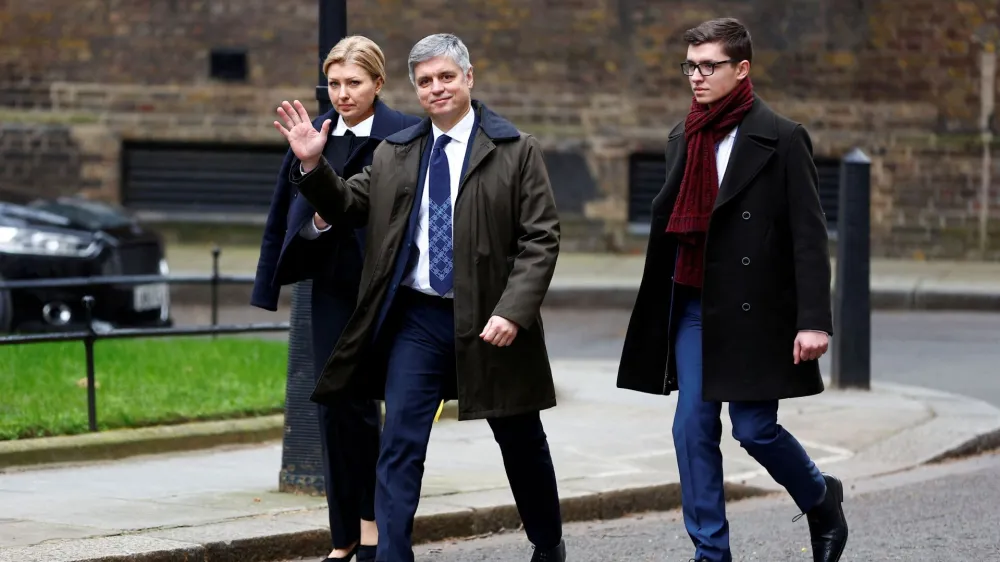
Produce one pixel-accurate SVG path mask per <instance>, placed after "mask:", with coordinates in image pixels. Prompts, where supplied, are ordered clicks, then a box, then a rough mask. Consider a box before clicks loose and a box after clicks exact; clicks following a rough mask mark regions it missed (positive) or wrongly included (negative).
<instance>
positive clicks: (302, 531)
mask: <svg viewBox="0 0 1000 562" xmlns="http://www.w3.org/2000/svg"><path fill="white" fill-rule="evenodd" d="M770 493H772V492H771V491H769V490H765V489H763V488H755V487H750V486H745V485H742V484H734V483H728V482H727V483H726V499H727V500H728V501H738V500H741V499H746V498H750V497H756V496H761V495H766V494H770ZM561 506H562V511H563V521H564V522H566V523H570V522H580V521H594V520H608V519H617V518H621V517H624V516H627V515H632V514H636V513H643V512H650V511H666V510H670V509H676V508H677V507H679V506H680V486H679V484H676V483H669V484H661V485H653V486H643V487H635V488H629V489H624V490H614V491H609V492H599V493H590V494H586V495H578V496H571V497H568V498H563V499H562V501H561ZM307 517H308V516H307V514H306V513H304V512H297V513H291V514H285V515H277V516H263V517H253V518H247V519H243V520H233V521H228V522H225V523H222V524H219V525H218V528H217V529H214V530H211V531H209V532H207V533H206V532H205V531H204V530H199V529H197V528H187V529H185V528H175V529H159V530H154V531H149V532H142V533H137V534H131V535H118V536H113V537H102V538H91V539H78V540H74V541H65V542H62V543H61V544H48V543H46V544H41V545H37V546H34V547H26V548H13V549H9V550H7V551H5V552H0V562H8V561H10V562H13V561H14V560H15V559H16V560H18V561H19V562H31V561H34V560H38V561H41V560H51V559H59V560H61V561H64V562H126V561H128V562H190V561H192V560H198V561H202V562H273V561H276V560H288V559H292V558H300V557H320V556H324V555H325V554H327V553H328V552H329V540H330V539H329V530H328V529H327V528H325V527H319V526H315V525H310V524H309V523H307V520H308V519H307ZM262 524H263V525H262ZM520 526H521V520H520V517H519V516H518V514H517V509H516V508H515V507H514V506H513V505H498V506H491V507H486V508H482V509H456V510H455V511H450V512H442V513H432V514H427V515H418V516H417V518H416V520H415V521H414V527H413V542H414V544H422V543H428V542H436V541H442V540H447V539H455V538H466V537H475V536H481V535H486V534H491V533H497V532H500V531H504V530H517V529H519V528H520ZM268 527H269V528H271V529H273V530H274V531H278V532H270V533H261V534H254V530H255V529H258V530H259V529H262V528H268ZM296 527H297V528H296ZM282 531H284V532H282ZM210 535H214V536H210ZM234 537H235V538H234ZM72 553H80V554H79V557H72V556H73V554H72ZM104 553H107V554H104ZM67 555H70V556H69V557H67ZM14 557H17V558H14Z"/></svg>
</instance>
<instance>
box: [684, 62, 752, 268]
mask: <svg viewBox="0 0 1000 562" xmlns="http://www.w3.org/2000/svg"><path fill="white" fill-rule="evenodd" d="M752 106H753V84H751V83H750V78H749V77H747V78H745V79H744V80H742V81H740V83H739V85H738V86H736V89H735V90H733V91H732V92H730V93H729V95H727V96H726V97H724V98H722V99H721V100H719V101H717V102H716V103H714V104H713V105H712V107H711V108H709V107H708V106H707V105H704V104H701V103H698V102H697V101H696V100H692V101H691V110H690V112H689V113H688V116H687V119H686V120H685V121H684V135H685V138H686V139H687V161H686V162H685V164H684V178H683V179H682V180H681V188H680V192H679V193H678V194H677V202H676V203H675V204H674V211H673V214H672V215H671V216H670V222H669V223H668V224H667V232H669V233H672V234H675V235H677V238H678V241H679V242H680V244H679V255H678V258H677V259H678V262H677V267H676V271H675V273H674V280H675V281H677V282H678V283H682V284H684V285H689V286H692V287H701V285H702V278H703V273H704V272H703V271H702V269H703V267H704V259H705V236H706V234H707V233H708V220H709V218H710V217H711V215H712V208H713V207H714V206H715V198H716V196H717V195H718V194H719V171H718V169H717V168H716V161H715V146H716V144H717V143H718V142H719V141H721V140H722V139H723V138H724V137H725V136H726V134H727V133H728V132H729V131H731V130H732V129H733V127H735V126H736V125H738V124H739V123H740V121H742V120H743V117H744V116H746V114H747V112H749V111H750V108H751V107H752Z"/></svg>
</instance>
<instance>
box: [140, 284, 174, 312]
mask: <svg viewBox="0 0 1000 562" xmlns="http://www.w3.org/2000/svg"><path fill="white" fill-rule="evenodd" d="M166 301H167V286H166V285H165V284H163V283H154V284H152V285H137V286H136V287H135V289H134V291H133V293H132V308H134V309H135V310H137V311H139V312H143V311H146V310H154V309H157V308H161V307H162V306H163V304H164V303H165V302H166Z"/></svg>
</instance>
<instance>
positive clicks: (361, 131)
mask: <svg viewBox="0 0 1000 562" xmlns="http://www.w3.org/2000/svg"><path fill="white" fill-rule="evenodd" d="M373 123H375V114H372V115H370V116H369V117H368V119H365V120H364V121H362V122H360V123H358V124H357V125H355V126H353V127H348V126H347V123H345V122H344V117H343V116H339V115H338V116H337V126H336V127H334V128H333V132H332V133H330V136H333V137H342V136H344V134H346V133H347V131H351V132H352V133H354V136H357V137H370V136H372V124H373ZM301 166H302V164H299V172H302V175H305V173H304V171H303V170H302V169H301ZM327 230H330V225H326V228H324V229H322V230H320V229H319V228H316V215H313V216H312V220H310V221H309V222H307V223H306V224H305V226H303V227H302V229H301V230H299V236H301V237H303V238H305V239H306V240H315V239H317V238H319V235H320V234H323V233H324V232H326V231H327Z"/></svg>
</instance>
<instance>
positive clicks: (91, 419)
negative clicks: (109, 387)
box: [83, 295, 97, 431]
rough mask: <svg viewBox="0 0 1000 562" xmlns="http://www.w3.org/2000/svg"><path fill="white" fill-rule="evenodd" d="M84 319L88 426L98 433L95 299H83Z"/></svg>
mask: <svg viewBox="0 0 1000 562" xmlns="http://www.w3.org/2000/svg"><path fill="white" fill-rule="evenodd" d="M83 308H84V318H85V319H86V320H87V337H86V338H84V340H83V349H84V352H85V353H86V355H87V425H88V429H90V431H97V381H96V380H95V376H94V341H95V340H96V339H97V337H96V335H95V334H94V297H92V296H90V295H87V296H85V297H83Z"/></svg>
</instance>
